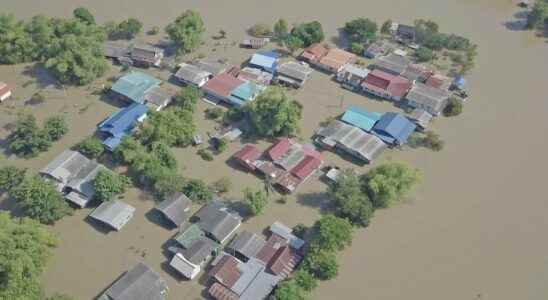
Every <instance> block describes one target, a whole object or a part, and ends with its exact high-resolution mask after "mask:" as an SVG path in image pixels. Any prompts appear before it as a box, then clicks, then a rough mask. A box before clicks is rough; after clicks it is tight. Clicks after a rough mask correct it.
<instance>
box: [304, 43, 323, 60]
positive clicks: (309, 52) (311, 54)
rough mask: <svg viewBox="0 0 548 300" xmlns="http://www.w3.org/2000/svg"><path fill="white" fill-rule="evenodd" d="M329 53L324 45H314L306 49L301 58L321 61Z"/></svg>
mask: <svg viewBox="0 0 548 300" xmlns="http://www.w3.org/2000/svg"><path fill="white" fill-rule="evenodd" d="M327 51H329V49H327V48H326V47H325V46H324V45H322V44H319V43H317V44H312V45H310V46H309V47H308V48H306V49H304V51H303V53H302V54H301V57H302V58H305V59H308V60H320V58H322V57H323V56H324V55H325V54H326V53H327Z"/></svg>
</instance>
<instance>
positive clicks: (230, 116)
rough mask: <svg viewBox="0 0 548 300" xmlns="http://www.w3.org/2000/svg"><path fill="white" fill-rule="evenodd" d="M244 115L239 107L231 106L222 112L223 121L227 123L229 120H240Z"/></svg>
mask: <svg viewBox="0 0 548 300" xmlns="http://www.w3.org/2000/svg"><path fill="white" fill-rule="evenodd" d="M244 117H245V112H244V111H243V110H242V109H241V108H239V107H231V108H229V109H228V110H227V111H225V112H224V114H223V122H224V123H225V124H229V123H231V122H240V121H241V120H243V119H244Z"/></svg>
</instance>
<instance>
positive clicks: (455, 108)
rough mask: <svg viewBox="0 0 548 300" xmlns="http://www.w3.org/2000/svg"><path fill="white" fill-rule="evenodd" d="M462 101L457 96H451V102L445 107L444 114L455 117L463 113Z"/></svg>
mask: <svg viewBox="0 0 548 300" xmlns="http://www.w3.org/2000/svg"><path fill="white" fill-rule="evenodd" d="M462 108H463V105H462V101H460V100H459V99H457V98H455V97H451V98H449V102H448V103H447V105H446V106H445V108H444V109H443V115H444V116H446V117H455V116H458V115H460V114H461V113H462Z"/></svg>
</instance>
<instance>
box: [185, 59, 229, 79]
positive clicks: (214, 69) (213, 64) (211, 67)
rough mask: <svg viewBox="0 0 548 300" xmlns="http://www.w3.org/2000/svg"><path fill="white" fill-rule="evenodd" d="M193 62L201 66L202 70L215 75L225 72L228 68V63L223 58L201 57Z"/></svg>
mask: <svg viewBox="0 0 548 300" xmlns="http://www.w3.org/2000/svg"><path fill="white" fill-rule="evenodd" d="M192 64H193V65H195V66H196V67H198V68H200V69H201V70H204V71H206V72H208V73H210V74H212V75H213V76H217V75H219V74H221V73H224V72H226V70H227V69H228V64H227V63H226V62H223V61H221V60H208V59H200V60H197V61H195V62H193V63H192Z"/></svg>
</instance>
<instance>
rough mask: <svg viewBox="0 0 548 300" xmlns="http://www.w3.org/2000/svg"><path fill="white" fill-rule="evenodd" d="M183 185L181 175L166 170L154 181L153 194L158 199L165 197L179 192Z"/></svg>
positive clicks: (183, 181)
mask: <svg viewBox="0 0 548 300" xmlns="http://www.w3.org/2000/svg"><path fill="white" fill-rule="evenodd" d="M184 185H185V180H184V178H183V177H182V176H181V175H179V174H177V173H175V172H168V173H165V174H164V175H163V176H161V177H160V178H158V179H157V180H156V181H155V182H154V186H153V189H154V195H155V196H156V197H157V198H158V199H165V198H166V197H167V196H169V195H172V194H174V193H176V192H180V191H181V190H182V189H183V187H184Z"/></svg>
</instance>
